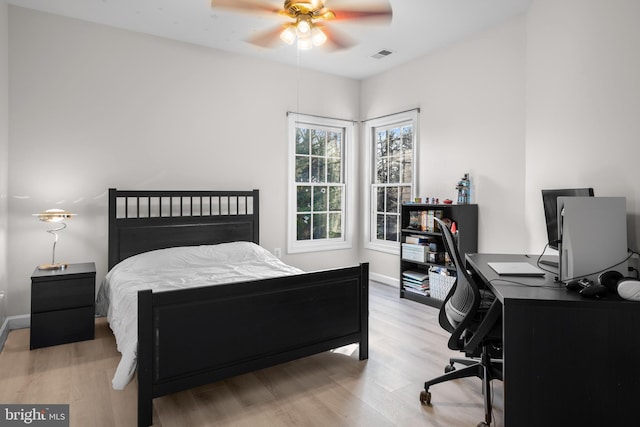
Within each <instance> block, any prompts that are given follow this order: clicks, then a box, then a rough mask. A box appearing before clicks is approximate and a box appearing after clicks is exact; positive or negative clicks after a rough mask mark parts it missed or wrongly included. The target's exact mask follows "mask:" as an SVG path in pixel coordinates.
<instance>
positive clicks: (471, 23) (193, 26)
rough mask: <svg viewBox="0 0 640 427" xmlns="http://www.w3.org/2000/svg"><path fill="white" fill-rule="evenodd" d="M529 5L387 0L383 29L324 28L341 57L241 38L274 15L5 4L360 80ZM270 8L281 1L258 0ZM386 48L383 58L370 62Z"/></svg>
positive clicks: (89, 2) (86, 0)
mask: <svg viewBox="0 0 640 427" xmlns="http://www.w3.org/2000/svg"><path fill="white" fill-rule="evenodd" d="M381 1H384V0H326V1H325V6H326V7H328V8H335V9H340V8H344V9H354V8H358V7H363V6H366V5H367V4H379V3H380V2H381ZM531 1H532V0H389V3H390V4H391V7H392V9H393V19H392V21H391V23H390V24H388V25H387V24H383V25H380V24H378V25H365V24H360V23H356V22H350V21H346V22H345V21H340V22H330V23H328V24H327V26H330V27H331V28H332V29H333V28H335V29H338V30H340V31H341V32H343V33H346V34H347V35H348V36H350V37H351V38H353V39H355V41H356V42H357V44H356V45H355V46H354V47H352V48H349V49H346V50H342V51H327V50H323V49H322V48H314V49H312V50H309V51H300V52H299V55H298V52H297V49H296V48H295V45H294V46H288V45H285V44H284V43H282V44H278V45H277V46H276V47H275V48H272V49H266V48H261V47H257V46H254V45H252V44H249V43H247V42H246V41H245V39H246V38H248V37H249V36H251V35H252V34H255V33H257V32H261V31H264V30H267V29H270V28H273V27H276V26H278V25H279V24H281V23H283V22H285V18H284V17H283V16H280V15H276V14H268V13H265V14H246V13H239V12H235V11H230V10H227V9H218V8H212V7H211V3H210V0H9V3H10V4H13V5H16V6H21V7H26V8H30V9H36V10H40V11H44V12H50V13H54V14H58V15H63V16H68V17H72V18H77V19H82V20H85V21H90V22H95V23H100V24H104V25H109V26H113V27H117V28H123V29H127V30H131V31H136V32H141V33H146V34H152V35H155V36H161V37H166V38H169V39H175V40H179V41H183V42H187V43H193V44H197V45H201V46H207V47H211V48H216V49H221V50H225V51H229V52H235V53H239V54H242V55H250V56H256V57H260V58H263V59H267V60H273V61H278V62H282V63H286V64H290V65H299V66H301V67H304V68H310V69H315V70H318V71H323V72H327V73H331V74H336V75H341V76H345V77H350V78H355V79H362V78H366V77H369V76H372V75H375V74H378V73H380V72H383V71H385V70H388V69H390V68H394V67H397V66H398V65H401V64H403V63H405V62H408V61H410V60H412V59H415V58H419V57H422V56H425V55H427V54H429V53H430V52H432V51H434V50H436V49H438V48H440V47H442V46H445V45H447V44H450V43H453V42H455V41H457V40H460V39H462V38H464V37H466V36H468V35H470V34H473V33H475V32H478V31H482V30H484V29H486V28H489V27H491V26H494V25H496V24H498V23H500V22H503V21H505V20H507V19H509V18H511V17H513V16H515V15H518V14H522V13H524V12H525V11H526V10H527V8H528V7H529V4H530V3H531ZM264 3H265V4H266V5H269V6H273V8H274V9H275V8H280V7H282V5H283V3H284V1H282V0H264ZM382 49H386V50H390V51H392V52H393V54H392V55H389V56H387V57H385V58H383V59H374V58H372V57H371V56H372V55H373V54H375V53H376V52H378V51H380V50H382Z"/></svg>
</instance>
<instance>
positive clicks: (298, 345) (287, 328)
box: [138, 263, 369, 426]
mask: <svg viewBox="0 0 640 427" xmlns="http://www.w3.org/2000/svg"><path fill="white" fill-rule="evenodd" d="M368 311H369V265H368V264H366V263H363V264H361V265H360V266H356V267H348V268H340V269H333V270H326V271H320V272H313V273H305V274H300V275H295V276H285V277H278V278H271V279H264V280H256V281H247V282H242V283H233V284H227V285H215V286H207V287H201V288H194V289H185V290H177V291H169V292H160V293H155V294H154V293H152V292H151V291H150V290H149V291H141V292H140V293H139V294H138V424H139V425H140V426H148V425H151V424H152V400H153V398H155V397H160V396H164V395H167V394H170V393H174V392H177V391H181V390H186V389H189V388H192V387H197V386H200V385H203V384H207V383H210V382H214V381H218V380H221V379H224V378H229V377H232V376H235V375H240V374H243V373H246V372H251V371H254V370H258V369H262V368H266V367H269V366H273V365H276V364H280V363H284V362H288V361H291V360H294V359H298V358H301V357H305V356H310V355H312V354H316V353H320V352H323V351H327V350H331V349H333V348H337V347H341V346H344V345H347V344H352V343H358V344H359V358H360V360H364V359H367V358H368V347H369V341H368V329H369V326H368Z"/></svg>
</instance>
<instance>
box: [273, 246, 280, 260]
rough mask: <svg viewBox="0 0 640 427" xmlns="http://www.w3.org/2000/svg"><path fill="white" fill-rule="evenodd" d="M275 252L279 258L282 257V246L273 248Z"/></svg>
mask: <svg viewBox="0 0 640 427" xmlns="http://www.w3.org/2000/svg"><path fill="white" fill-rule="evenodd" d="M273 254H274V255H275V256H276V257H277V258H282V249H280V248H275V249H274V250H273Z"/></svg>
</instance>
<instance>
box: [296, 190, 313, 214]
mask: <svg viewBox="0 0 640 427" xmlns="http://www.w3.org/2000/svg"><path fill="white" fill-rule="evenodd" d="M296 192H297V193H298V194H297V196H298V206H297V207H296V211H297V212H311V187H310V186H308V185H298V187H297V191H296Z"/></svg>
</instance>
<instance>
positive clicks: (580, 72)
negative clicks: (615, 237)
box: [525, 0, 640, 252]
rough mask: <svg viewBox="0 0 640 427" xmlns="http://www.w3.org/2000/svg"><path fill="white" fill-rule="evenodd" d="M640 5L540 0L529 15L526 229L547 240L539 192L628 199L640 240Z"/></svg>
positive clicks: (538, 246) (634, 242)
mask: <svg viewBox="0 0 640 427" xmlns="http://www.w3.org/2000/svg"><path fill="white" fill-rule="evenodd" d="M638 17H640V2H638V1H636V0H599V1H583V0H562V1H557V0H535V1H534V2H533V4H532V6H531V9H530V11H529V13H528V16H527V67H526V73H527V92H526V100H527V126H526V133H527V145H526V159H527V167H526V187H525V194H526V196H527V198H526V206H527V209H526V212H527V216H526V225H527V227H526V228H527V230H529V231H530V233H531V234H530V236H529V238H530V242H531V245H530V247H529V249H530V250H531V251H533V252H537V251H540V250H542V248H543V247H544V244H545V242H546V241H545V237H546V234H545V231H544V218H543V211H542V207H541V206H542V205H541V201H540V189H542V188H565V187H583V186H591V187H594V189H595V193H596V196H598V195H599V196H625V197H626V198H627V212H628V213H629V216H628V220H627V224H628V229H629V236H628V237H629V246H630V247H632V248H635V249H638V244H639V242H640V179H639V178H638V173H637V171H638V161H639V160H640V77H639V76H640V25H638Z"/></svg>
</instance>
